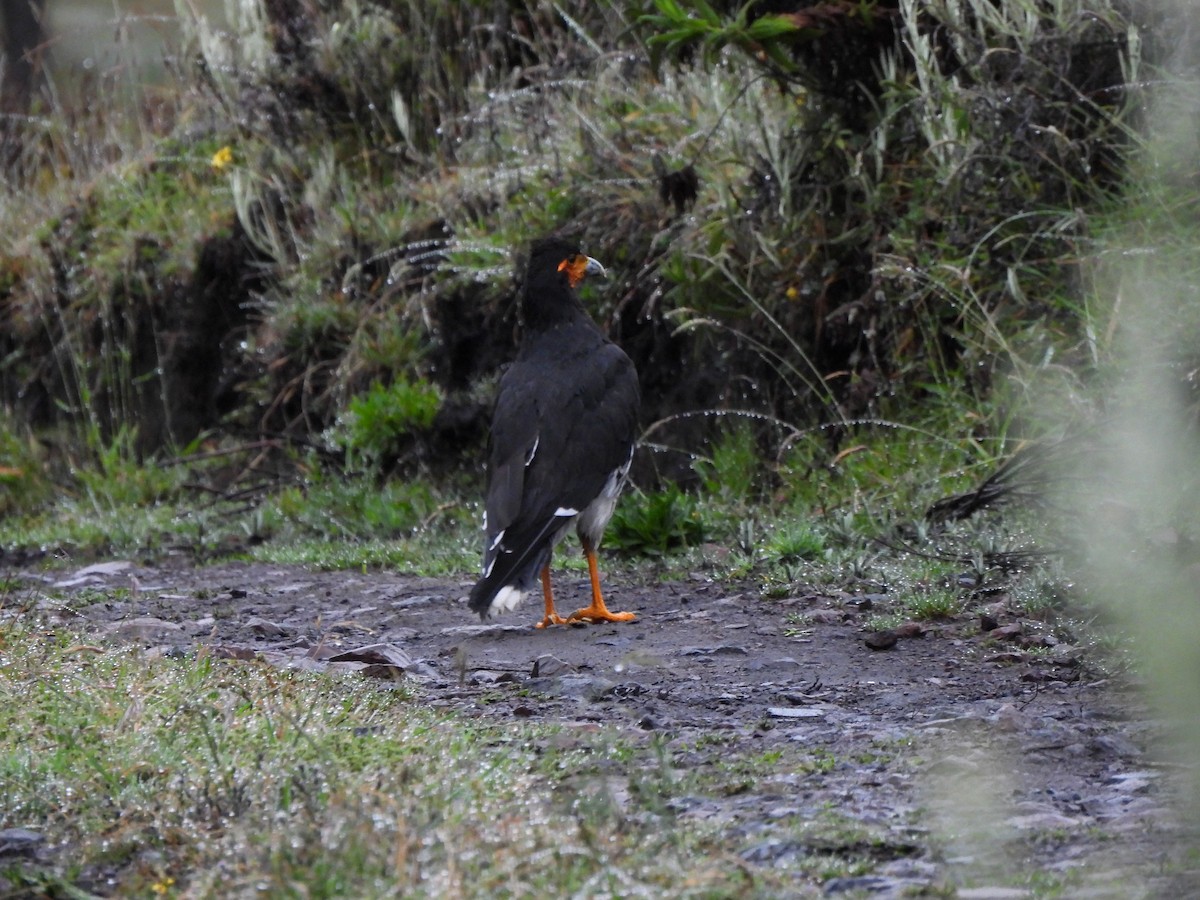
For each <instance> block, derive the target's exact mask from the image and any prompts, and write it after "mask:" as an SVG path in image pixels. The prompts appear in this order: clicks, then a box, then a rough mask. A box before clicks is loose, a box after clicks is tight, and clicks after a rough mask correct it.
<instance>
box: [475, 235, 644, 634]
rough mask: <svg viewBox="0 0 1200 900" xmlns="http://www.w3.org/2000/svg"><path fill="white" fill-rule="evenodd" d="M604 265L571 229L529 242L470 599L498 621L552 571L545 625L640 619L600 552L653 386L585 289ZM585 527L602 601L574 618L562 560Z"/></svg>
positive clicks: (596, 594)
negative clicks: (558, 572)
mask: <svg viewBox="0 0 1200 900" xmlns="http://www.w3.org/2000/svg"><path fill="white" fill-rule="evenodd" d="M606 274H607V273H606V272H605V269H604V266H602V265H601V264H600V263H599V262H598V261H597V260H595V259H593V258H592V257H590V256H586V255H585V254H584V253H582V252H581V251H580V250H579V248H578V247H577V246H576V245H575V244H574V243H572V242H571V241H568V240H566V239H564V238H562V237H559V236H550V237H545V238H541V239H538V240H535V241H534V242H533V243H532V244H531V245H530V248H529V257H528V265H527V266H526V268H525V279H524V285H523V287H522V290H521V297H520V313H521V319H522V332H521V339H520V343H519V347H518V350H517V356H516V359H515V360H514V361H513V363H512V364H511V365H510V366H509V367H508V369H507V370H506V371H505V372H504V374H503V376H501V379H500V385H499V390H498V392H497V395H496V402H495V406H494V408H493V411H492V423H491V432H490V436H489V441H488V444H489V447H488V466H487V472H488V478H487V493H486V499H485V502H484V516H483V531H484V552H483V574H482V577H480V579H479V580H478V581H477V582H476V584H475V586H474V587H473V588H472V589H471V593H470V596H469V599H468V606H469V608H470V609H471V610H473V611H474V612H476V613H478V614H479V617H480V619H482V620H484V621H487V620H488V619H490V618H491V617H492V616H493V615H495V614H497V613H501V612H507V611H509V610H512V609H514V608H515V607H516V606H517V604H518V603H520V602H521V600H522V599H523V598H524V596H525V595H526V594H527V593H529V592H530V591H532V590H533V589H534V588H535V587H536V586H537V584H538V581H539V580H540V581H541V587H542V599H543V601H544V603H545V615H544V616H543V618H542V619H541V620H540V621H539V622H537V623H536V627H538V628H545V627H547V626H549V625H564V624H568V623H573V622H590V623H599V622H629V621H633V620H634V619H636V618H637V617H636V615H635V614H634V613H631V612H612V611H610V610H609V609H608V607H607V606H606V605H605V602H604V596H603V593H602V592H601V589H600V571H599V564H598V561H597V551H598V549H599V546H600V541H601V538H602V537H603V536H604V529H605V527H606V526H607V525H608V521H609V519H611V518H612V514H613V511H614V510H615V509H616V505H617V498H618V496H619V495H620V493H621V489H622V487H623V486H624V484H625V481H626V478H627V476H628V475H629V467H630V464H631V463H632V461H633V451H634V446H635V444H636V441H637V434H638V415H639V412H640V407H641V392H640V388H639V386H638V376H637V371H636V369H635V368H634V365H633V362H632V361H631V360H630V358H629V357H628V356H627V355H626V354H625V351H623V350H622V349H621V348H620V347H618V346H617V345H616V344H614V343H613V342H612V341H611V340H609V338H608V336H607V335H605V334H604V332H603V331H601V330H600V328H599V327H598V326H597V325H596V323H595V322H594V321H592V318H591V316H589V315H588V313H587V310H585V309H584V307H583V304H582V303H581V302H580V300H579V296H578V295H577V294H576V292H575V289H576V287H577V286H578V285H579V283H580V282H581V281H582V280H583V279H584V277H585V276H588V275H599V276H605V275H606ZM572 527H574V528H575V531H576V533H577V534H578V536H579V542H580V544H581V545H582V548H583V554H584V557H585V558H586V559H587V564H588V574H589V576H590V579H591V590H592V602H591V604H590V605H589V606H587V607H584V608H583V609H579V610H576V611H575V612H574V613H572V614H571V615H569V616H566V617H565V618H564V617H563V616H560V615H559V614H558V612H557V610H556V609H555V605H554V592H553V589H552V586H551V583H550V559H551V556H552V554H553V552H554V548H555V545H556V544H558V542H559V541H561V540H562V539H563V538H564V537H565V536H566V535H567V534H568V532H569V531H570V530H571V528H572Z"/></svg>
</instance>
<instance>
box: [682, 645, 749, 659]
mask: <svg viewBox="0 0 1200 900" xmlns="http://www.w3.org/2000/svg"><path fill="white" fill-rule="evenodd" d="M748 652H749V651H747V650H746V648H745V647H735V646H733V645H731V644H722V645H721V646H719V647H684V648H683V649H682V650H680V651H679V655H680V656H746V655H748Z"/></svg>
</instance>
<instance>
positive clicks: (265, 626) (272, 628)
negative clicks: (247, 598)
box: [246, 616, 288, 638]
mask: <svg viewBox="0 0 1200 900" xmlns="http://www.w3.org/2000/svg"><path fill="white" fill-rule="evenodd" d="M246 627H247V628H249V629H250V630H251V631H253V632H254V633H255V634H256V635H258V636H259V637H261V638H281V637H286V636H287V633H288V630H287V629H286V628H284V627H283V626H282V625H276V624H275V623H274V622H271V621H268V620H267V619H264V618H263V617H262V616H251V617H250V619H249V620H248V621H247V622H246Z"/></svg>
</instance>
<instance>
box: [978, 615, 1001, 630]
mask: <svg viewBox="0 0 1200 900" xmlns="http://www.w3.org/2000/svg"><path fill="white" fill-rule="evenodd" d="M999 627H1000V623H999V622H997V621H996V619H995V617H994V616H990V615H988V614H987V613H981V614H980V616H979V630H980V631H995V630H996V629H997V628H999Z"/></svg>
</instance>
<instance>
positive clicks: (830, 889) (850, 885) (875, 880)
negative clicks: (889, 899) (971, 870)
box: [825, 875, 961, 896]
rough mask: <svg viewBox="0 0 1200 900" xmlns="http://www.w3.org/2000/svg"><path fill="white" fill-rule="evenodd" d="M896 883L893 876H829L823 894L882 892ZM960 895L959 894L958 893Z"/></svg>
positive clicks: (891, 888) (893, 886)
mask: <svg viewBox="0 0 1200 900" xmlns="http://www.w3.org/2000/svg"><path fill="white" fill-rule="evenodd" d="M897 887H898V884H897V882H896V880H895V879H893V878H884V877H883V876H882V875H852V876H847V877H843V878H830V879H829V880H828V881H827V882H825V894H826V896H828V895H830V894H848V893H850V892H851V891H861V892H862V893H864V894H882V893H883V892H884V891H894V890H895V888H897ZM960 896H961V895H960Z"/></svg>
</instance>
